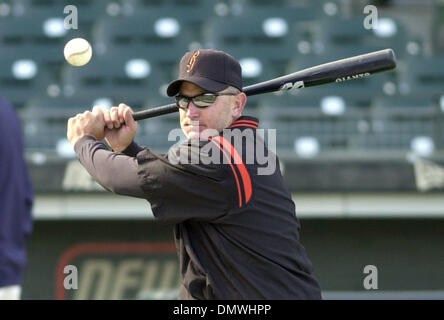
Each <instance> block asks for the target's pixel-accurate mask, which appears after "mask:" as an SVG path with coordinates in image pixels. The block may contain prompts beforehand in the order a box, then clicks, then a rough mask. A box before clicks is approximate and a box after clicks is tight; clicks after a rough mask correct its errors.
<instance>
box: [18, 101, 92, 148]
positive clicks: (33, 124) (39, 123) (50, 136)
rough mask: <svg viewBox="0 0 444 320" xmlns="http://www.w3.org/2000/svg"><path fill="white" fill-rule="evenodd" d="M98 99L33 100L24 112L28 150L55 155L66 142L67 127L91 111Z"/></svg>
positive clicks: (23, 120) (22, 114)
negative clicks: (74, 119)
mask: <svg viewBox="0 0 444 320" xmlns="http://www.w3.org/2000/svg"><path fill="white" fill-rule="evenodd" d="M93 104H94V98H93V97H91V98H88V97H85V96H81V97H79V96H77V97H69V98H66V97H58V98H48V97H46V96H35V97H32V98H30V99H29V100H28V101H27V103H26V106H25V107H24V108H23V111H22V112H21V120H22V122H23V123H24V128H23V130H24V133H25V142H26V147H27V148H28V149H35V150H45V151H55V150H56V148H57V143H60V142H61V141H64V140H65V139H66V125H67V121H68V119H69V118H70V117H73V116H75V115H76V114H77V113H81V112H84V111H85V110H91V109H92V107H93Z"/></svg>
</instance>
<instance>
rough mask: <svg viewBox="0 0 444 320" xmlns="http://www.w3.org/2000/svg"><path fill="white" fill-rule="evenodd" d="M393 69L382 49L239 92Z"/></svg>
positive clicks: (140, 115) (144, 114) (150, 113)
mask: <svg viewBox="0 0 444 320" xmlns="http://www.w3.org/2000/svg"><path fill="white" fill-rule="evenodd" d="M395 67H396V58H395V53H394V52H393V50H392V49H385V50H380V51H375V52H370V53H367V54H363V55H359V56H354V57H350V58H346V59H341V60H337V61H333V62H329V63H325V64H321V65H318V66H315V67H311V68H307V69H304V70H301V71H297V72H294V73H291V74H288V75H285V76H282V77H279V78H274V79H271V80H268V81H264V82H260V83H256V84H253V85H251V86H248V87H245V88H243V90H242V91H243V92H244V93H245V94H246V95H247V96H252V95H256V94H262V93H267V92H274V91H280V90H291V89H302V88H307V87H313V86H319V85H323V84H327V83H332V82H345V81H349V80H354V79H360V78H365V77H368V76H370V75H372V74H374V73H377V72H383V71H387V70H391V69H394V68H395ZM178 110H179V108H178V107H177V105H176V104H175V103H173V104H168V105H165V106H161V107H156V108H150V109H147V110H144V111H139V112H136V113H134V114H133V118H134V120H142V119H147V118H152V117H157V116H160V115H163V114H167V113H173V112H177V111H178Z"/></svg>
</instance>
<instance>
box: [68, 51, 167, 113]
mask: <svg viewBox="0 0 444 320" xmlns="http://www.w3.org/2000/svg"><path fill="white" fill-rule="evenodd" d="M134 60H142V63H143V64H144V65H145V64H146V63H147V60H146V59H145V58H144V57H143V56H139V55H137V54H131V53H128V54H127V55H126V56H123V55H119V56H115V55H113V54H112V53H111V54H110V55H107V56H103V57H97V58H93V59H92V60H91V62H90V63H89V64H88V66H87V67H83V68H76V67H71V66H65V68H64V70H63V74H62V77H63V87H64V90H65V93H66V94H73V95H78V94H86V95H89V96H91V95H96V96H98V97H110V98H112V99H113V100H114V101H125V102H126V103H127V104H129V105H132V106H137V105H141V104H143V103H144V101H145V99H146V97H147V96H149V95H159V94H160V91H159V90H160V89H161V86H162V85H165V84H167V83H168V80H167V79H165V76H164V74H163V73H162V72H161V71H160V70H159V69H158V67H157V66H156V65H154V64H151V63H149V62H148V64H146V68H147V69H145V71H146V73H145V71H144V68H145V66H144V65H140V64H138V65H136V66H133V68H135V69H132V70H133V72H136V73H135V74H134V76H133V77H130V76H129V73H128V72H129V71H128V64H129V63H130V62H131V61H133V62H134ZM148 70H149V71H148ZM140 72H142V73H140Z"/></svg>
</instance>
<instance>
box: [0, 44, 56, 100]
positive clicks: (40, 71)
mask: <svg viewBox="0 0 444 320" xmlns="http://www.w3.org/2000/svg"><path fill="white" fill-rule="evenodd" d="M53 81H54V79H53V78H52V76H51V74H50V73H49V72H47V70H45V69H44V68H43V67H42V66H41V65H39V64H38V62H37V61H36V60H33V59H32V58H30V57H29V56H27V55H21V54H20V53H16V54H15V56H9V57H8V56H3V57H2V56H0V94H2V95H3V96H5V97H7V98H8V99H9V100H10V101H11V102H12V103H13V104H14V106H15V107H16V108H21V107H23V105H24V104H25V102H26V101H27V99H29V98H30V97H31V96H33V95H35V94H37V93H39V92H43V93H46V90H47V88H48V85H49V84H51V83H53Z"/></svg>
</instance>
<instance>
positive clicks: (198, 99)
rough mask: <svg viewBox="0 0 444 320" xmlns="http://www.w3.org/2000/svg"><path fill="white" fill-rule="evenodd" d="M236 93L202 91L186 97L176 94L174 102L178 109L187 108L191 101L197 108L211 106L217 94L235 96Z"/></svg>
mask: <svg viewBox="0 0 444 320" xmlns="http://www.w3.org/2000/svg"><path fill="white" fill-rule="evenodd" d="M236 95H237V93H203V94H199V95H197V96H194V97H187V96H183V95H180V94H178V95H177V96H175V98H176V104H177V106H178V107H179V108H180V109H183V110H186V109H188V105H189V104H190V102H191V101H193V104H194V105H195V106H196V107H198V108H206V107H209V106H211V105H212V104H213V103H214V102H215V101H216V99H217V97H219V96H236Z"/></svg>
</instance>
